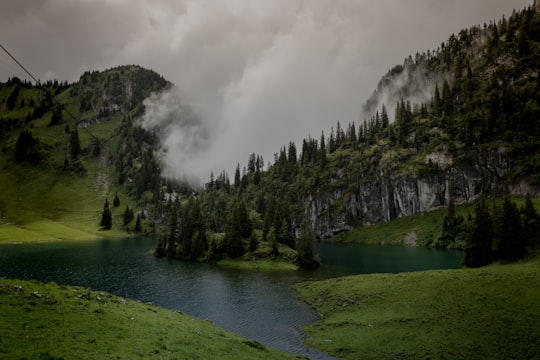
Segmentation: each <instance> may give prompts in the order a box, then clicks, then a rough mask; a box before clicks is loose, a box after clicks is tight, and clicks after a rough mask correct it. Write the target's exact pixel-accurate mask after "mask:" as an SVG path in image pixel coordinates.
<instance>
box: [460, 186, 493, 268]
mask: <svg viewBox="0 0 540 360" xmlns="http://www.w3.org/2000/svg"><path fill="white" fill-rule="evenodd" d="M492 234H493V232H492V221H491V217H490V214H489V211H488V208H487V206H486V202H485V199H484V198H483V197H481V198H480V199H479V200H478V201H477V202H476V205H475V208H474V216H473V218H472V219H471V222H470V224H469V229H468V232H467V235H466V240H465V249H464V250H465V251H464V256H463V265H465V266H467V267H473V268H474V267H480V266H484V265H487V264H489V263H490V262H491V260H492V253H491V243H492Z"/></svg>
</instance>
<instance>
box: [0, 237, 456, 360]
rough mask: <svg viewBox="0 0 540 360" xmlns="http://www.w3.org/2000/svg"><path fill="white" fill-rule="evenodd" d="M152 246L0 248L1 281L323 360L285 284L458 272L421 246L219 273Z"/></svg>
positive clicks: (340, 247)
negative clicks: (295, 266) (111, 297)
mask: <svg viewBox="0 0 540 360" xmlns="http://www.w3.org/2000/svg"><path fill="white" fill-rule="evenodd" d="M154 245H155V242H154V241H153V240H151V239H148V238H126V239H121V240H100V241H89V242H62V243H48V244H32V245H2V246H0V276H2V277H7V278H19V279H36V280H39V281H42V282H49V281H54V282H56V283H58V284H63V285H78V286H84V287H89V288H92V289H95V290H104V291H108V292H111V293H113V294H116V295H119V296H123V297H129V298H133V299H137V300H140V301H144V302H152V303H153V304H155V305H158V306H162V307H165V308H169V309H174V310H178V311H182V312H184V313H186V314H190V315H193V316H196V317H198V318H201V319H209V320H211V321H212V322H213V323H215V324H216V325H218V326H220V327H222V328H224V329H227V330H230V331H233V332H235V333H238V334H240V335H243V336H245V337H248V338H250V339H254V340H257V341H259V342H261V343H263V344H265V345H268V346H271V347H274V348H277V349H281V350H284V351H288V352H292V353H296V354H302V355H307V356H309V357H311V358H313V359H317V358H319V359H323V358H330V357H327V356H325V354H322V353H318V352H316V351H315V350H313V349H309V348H307V347H306V346H305V345H304V344H303V340H304V338H305V335H304V333H303V332H302V331H301V329H300V328H301V326H303V325H306V324H308V323H311V322H313V321H315V320H316V319H317V316H316V314H315V313H314V311H313V310H311V309H310V308H309V307H308V306H307V305H305V304H304V303H302V302H300V301H298V300H296V298H295V293H294V291H293V290H292V289H291V285H292V284H294V283H296V282H299V281H303V280H310V279H325V278H330V277H336V276H343V275H351V274H361V273H374V272H392V273H395V272H403V271H416V270H424V269H441V268H457V267H459V266H460V262H461V254H460V253H459V252H452V251H440V250H439V251H438V250H431V249H424V248H406V247H399V246H369V245H358V244H332V243H323V244H320V253H321V260H322V263H323V266H322V267H321V268H320V269H318V270H315V271H303V270H298V271H287V272H262V271H242V270H235V269H223V268H219V267H216V266H212V265H207V264H198V263H192V262H186V261H179V260H169V259H165V258H155V257H153V256H150V255H148V252H149V250H151V249H152V248H153V247H154Z"/></svg>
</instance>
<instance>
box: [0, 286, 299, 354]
mask: <svg viewBox="0 0 540 360" xmlns="http://www.w3.org/2000/svg"><path fill="white" fill-rule="evenodd" d="M0 313H1V314H2V316H1V317H0V334H1V336H0V358H2V359H40V358H41V359H61V358H63V359H292V358H294V357H293V356H292V355H289V354H285V353H281V352H278V351H276V350H273V349H269V348H266V347H264V346H263V345H261V344H259V343H257V342H255V341H250V340H247V339H245V338H242V337H240V336H238V335H234V334H232V333H229V332H226V331H224V330H222V329H220V328H218V327H216V326H214V325H213V324H212V323H210V322H208V321H203V320H198V319H195V318H192V317H190V316H186V315H183V314H180V313H178V312H174V311H171V310H165V309H161V308H158V307H155V306H152V305H149V304H144V303H140V302H136V301H133V300H128V299H123V298H120V297H117V296H113V295H110V294H107V293H102V292H95V291H90V290H88V289H84V288H80V287H65V286H58V285H56V284H41V283H38V282H30V281H20V280H6V279H1V278H0Z"/></svg>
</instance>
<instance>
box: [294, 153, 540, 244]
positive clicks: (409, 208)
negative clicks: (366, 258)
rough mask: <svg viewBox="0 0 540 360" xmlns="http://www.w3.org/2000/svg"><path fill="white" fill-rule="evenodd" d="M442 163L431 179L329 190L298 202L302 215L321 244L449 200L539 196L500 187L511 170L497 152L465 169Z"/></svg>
mask: <svg viewBox="0 0 540 360" xmlns="http://www.w3.org/2000/svg"><path fill="white" fill-rule="evenodd" d="M431 158H432V157H431ZM444 161H445V163H446V168H445V169H444V170H443V171H441V172H440V173H438V174H436V175H433V176H429V177H417V176H410V177H404V176H395V177H393V176H391V175H390V176H377V177H376V178H375V179H373V180H371V181H366V182H361V183H359V184H358V186H356V187H355V188H354V191H350V190H349V191H347V190H346V189H334V190H332V191H321V192H320V193H317V194H315V195H310V196H309V197H307V198H306V199H305V200H304V207H305V214H306V216H307V218H308V219H310V221H311V224H312V226H313V228H314V229H315V231H316V233H317V235H318V236H320V237H323V238H324V237H330V236H332V235H335V234H336V233H339V232H341V231H346V230H351V229H352V228H353V227H354V226H355V225H357V224H359V223H360V224H364V225H369V224H375V223H381V222H386V221H390V220H393V219H396V218H400V217H404V216H409V215H413V214H416V213H419V212H424V211H430V210H434V209H437V208H440V207H445V206H447V205H448V203H449V201H450V199H452V200H453V201H454V203H456V204H460V203H466V202H470V201H472V200H474V199H475V198H476V197H478V196H479V195H480V194H481V193H494V192H504V191H511V192H512V193H513V194H516V195H517V194H521V195H525V194H526V193H527V192H529V193H532V194H535V195H538V194H539V191H538V189H536V188H534V187H531V186H528V185H523V184H510V185H508V184H507V183H506V182H505V180H504V179H505V175H506V174H508V173H509V172H510V171H511V170H512V167H513V164H512V160H511V159H510V157H509V156H508V154H507V151H506V149H505V148H503V147H501V148H499V149H496V150H491V151H484V152H480V153H478V154H477V155H476V156H475V157H474V158H473V159H471V160H470V161H467V162H466V163H461V164H453V163H451V162H450V163H448V157H446V158H445V160H444ZM450 161H451V160H450ZM349 189H350V188H349Z"/></svg>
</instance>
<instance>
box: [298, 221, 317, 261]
mask: <svg viewBox="0 0 540 360" xmlns="http://www.w3.org/2000/svg"><path fill="white" fill-rule="evenodd" d="M315 241H316V238H315V233H314V232H313V229H312V227H311V224H310V223H309V222H308V221H307V220H305V219H304V221H302V224H300V236H299V237H298V239H297V241H296V248H297V251H298V257H297V260H298V264H299V265H300V267H301V268H304V269H313V268H316V267H319V265H320V264H319V262H318V261H317V260H316V259H315V251H314V244H315Z"/></svg>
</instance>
